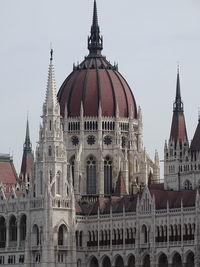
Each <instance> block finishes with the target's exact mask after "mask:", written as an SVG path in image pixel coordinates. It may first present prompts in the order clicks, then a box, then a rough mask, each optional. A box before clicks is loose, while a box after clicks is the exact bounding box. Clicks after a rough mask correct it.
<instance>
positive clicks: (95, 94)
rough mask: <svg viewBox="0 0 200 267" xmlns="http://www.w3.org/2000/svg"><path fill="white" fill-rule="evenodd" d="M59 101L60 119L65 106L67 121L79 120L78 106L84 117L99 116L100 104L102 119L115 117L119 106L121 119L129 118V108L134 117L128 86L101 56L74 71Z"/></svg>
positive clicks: (63, 87)
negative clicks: (70, 118) (103, 117)
mask: <svg viewBox="0 0 200 267" xmlns="http://www.w3.org/2000/svg"><path fill="white" fill-rule="evenodd" d="M58 100H59V102H60V107H61V115H62V116H63V117H64V112H65V106H66V105H67V109H68V116H69V117H76V116H80V108H81V102H82V103H83V109H84V116H98V109H99V103H101V109H102V116H108V117H112V116H115V115H116V108H117V105H118V109H119V116H120V117H128V116H129V115H130V112H131V108H132V110H133V112H134V114H133V116H134V117H135V118H136V117H137V107H136V102H135V99H134V96H133V94H132V92H131V89H130V87H129V85H128V83H127V82H126V80H125V79H124V78H123V77H122V75H121V74H120V73H119V72H118V70H117V67H116V66H112V65H111V64H110V63H109V62H108V61H107V60H106V58H105V57H103V56H97V57H95V56H88V57H86V58H85V60H84V61H83V62H82V63H81V64H80V65H78V66H77V67H74V70H73V72H72V73H71V74H70V75H69V76H68V77H67V79H66V80H65V81H64V83H63V84H62V86H61V88H60V90H59V93H58Z"/></svg>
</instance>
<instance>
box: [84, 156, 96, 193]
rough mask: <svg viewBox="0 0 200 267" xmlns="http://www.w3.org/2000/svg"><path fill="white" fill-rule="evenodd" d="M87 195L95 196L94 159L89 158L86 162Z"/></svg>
mask: <svg viewBox="0 0 200 267" xmlns="http://www.w3.org/2000/svg"><path fill="white" fill-rule="evenodd" d="M86 171H87V194H96V159H95V158H94V157H93V156H90V157H89V158H88V160H87V166H86Z"/></svg>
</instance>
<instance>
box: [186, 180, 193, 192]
mask: <svg viewBox="0 0 200 267" xmlns="http://www.w3.org/2000/svg"><path fill="white" fill-rule="evenodd" d="M184 188H185V189H186V190H192V183H191V182H190V181H189V180H186V181H185V182H184Z"/></svg>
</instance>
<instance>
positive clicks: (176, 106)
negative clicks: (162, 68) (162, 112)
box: [174, 66, 183, 112]
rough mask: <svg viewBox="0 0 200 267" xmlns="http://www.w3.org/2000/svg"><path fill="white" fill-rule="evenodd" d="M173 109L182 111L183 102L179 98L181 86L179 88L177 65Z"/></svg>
mask: <svg viewBox="0 0 200 267" xmlns="http://www.w3.org/2000/svg"><path fill="white" fill-rule="evenodd" d="M174 111H175V112H177V111H178V112H183V102H182V100H181V88H180V77H179V66H178V68H177V82H176V99H175V102H174Z"/></svg>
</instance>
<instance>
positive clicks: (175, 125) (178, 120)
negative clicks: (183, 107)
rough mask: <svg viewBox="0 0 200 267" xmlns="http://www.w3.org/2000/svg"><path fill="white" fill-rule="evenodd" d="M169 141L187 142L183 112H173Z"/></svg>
mask: <svg viewBox="0 0 200 267" xmlns="http://www.w3.org/2000/svg"><path fill="white" fill-rule="evenodd" d="M170 140H173V141H175V142H177V141H181V142H183V141H185V140H188V138H187V130H186V124H185V117H184V114H183V112H176V111H175V112H174V114H173V118H172V126H171V133H170Z"/></svg>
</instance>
